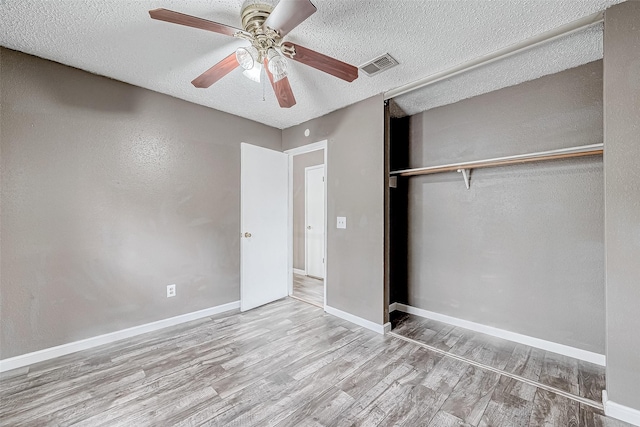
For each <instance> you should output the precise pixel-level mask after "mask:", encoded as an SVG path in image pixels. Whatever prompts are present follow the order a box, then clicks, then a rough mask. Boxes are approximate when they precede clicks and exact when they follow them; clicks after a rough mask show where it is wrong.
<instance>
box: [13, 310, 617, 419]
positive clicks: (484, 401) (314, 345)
mask: <svg viewBox="0 0 640 427" xmlns="http://www.w3.org/2000/svg"><path fill="white" fill-rule="evenodd" d="M0 424H1V425H3V426H22V425H24V426H48V425H52V426H53V425H55V426H58V425H79V426H197V425H212V426H355V425H369V426H375V425H379V426H509V427H515V426H544V425H546V426H579V425H580V426H623V425H625V424H624V423H619V422H617V421H615V420H612V419H609V418H606V417H604V416H603V415H602V414H601V413H599V412H598V411H595V410H593V409H591V408H590V407H588V406H585V405H580V404H578V403H577V402H575V401H573V400H571V399H568V398H566V397H562V396H559V395H557V394H554V393H549V392H546V391H543V390H540V389H538V388H536V387H534V386H531V385H530V384H526V383H523V382H520V381H517V380H514V379H511V378H508V377H505V376H501V375H499V374H497V373H495V372H490V371H486V370H483V369H479V368H478V367H476V366H472V365H469V364H467V363H464V362H461V361H459V360H455V359H453V358H451V357H447V356H446V355H443V354H439V353H436V352H433V351H430V350H427V349H425V348H423V347H421V346H419V345H416V344H413V343H409V342H406V341H403V340H401V339H398V338H395V337H392V336H382V335H379V334H376V333H374V332H371V331H368V330H364V329H362V328H360V327H358V326H355V325H353V324H351V323H348V322H345V321H343V320H341V319H338V318H336V317H333V316H330V315H326V314H324V313H323V311H322V310H321V309H319V308H317V307H314V306H312V305H309V304H305V303H303V302H300V301H297V300H294V299H290V298H287V299H284V300H281V301H277V302H275V303H272V304H269V305H266V306H264V307H260V308H257V309H255V310H251V311H249V312H245V313H239V312H230V313H225V314H222V315H218V316H215V317H212V318H205V319H201V320H197V321H193V322H190V323H187V324H183V325H180V326H176V327H173V328H167V329H164V330H162V331H157V332H153V333H149V334H145V335H141V336H138V337H134V338H131V339H128V340H123V341H119V342H117V343H114V344H111V345H106V346H102V347H99V348H95V349H91V350H87V351H83V352H79V353H75V354H72V355H68V356H64V357H61V358H58V359H55V360H51V361H47V362H43V363H40V364H37V365H33V366H31V367H30V369H29V370H28V372H18V373H16V375H14V376H11V375H9V376H8V377H6V378H4V379H3V380H1V381H0Z"/></svg>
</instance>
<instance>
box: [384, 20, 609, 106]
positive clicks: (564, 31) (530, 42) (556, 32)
mask: <svg viewBox="0 0 640 427" xmlns="http://www.w3.org/2000/svg"><path fill="white" fill-rule="evenodd" d="M603 20H604V13H603V12H596V13H594V14H591V15H589V16H585V17H584V18H580V19H578V20H576V21H573V22H569V23H568V24H564V25H562V26H560V27H557V28H554V29H552V30H549V31H546V32H544V33H541V34H538V35H537V36H534V37H531V38H528V39H526V40H523V41H521V42H518V43H515V44H512V45H510V46H507V47H504V48H502V49H499V50H496V51H494V52H491V53H488V54H486V55H482V56H479V57H478V58H475V59H472V60H471V61H467V62H463V63H461V64H459V65H456V66H455V67H452V68H448V69H446V70H444V71H440V72H438V73H435V74H432V75H430V76H427V77H424V78H422V79H420V80H416V81H414V82H411V83H409V84H406V85H404V86H400V87H397V88H395V89H391V90H389V91H387V92H385V93H384V99H385V100H387V99H391V98H394V97H396V96H400V95H404V94H405V93H408V92H411V91H413V90H416V89H420V88H423V87H425V86H429V85H432V84H434V83H437V82H439V81H441V80H446V79H449V78H451V77H453V76H457V75H458V74H462V73H466V72H467V71H471V70H473V69H475V68H478V67H482V66H483V65H488V64H491V63H492V62H495V61H499V60H501V59H506V58H508V57H510V56H512V55H515V54H518V53H522V52H525V51H527V50H529V49H532V48H534V47H536V46H539V45H541V44H543V43H548V42H551V41H553V40H556V39H558V38H561V37H566V36H568V35H570V34H573V33H575V32H577V31H580V30H583V29H585V28H589V27H591V26H592V25H596V24H599V23H601V22H603Z"/></svg>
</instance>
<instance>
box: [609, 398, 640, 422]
mask: <svg viewBox="0 0 640 427" xmlns="http://www.w3.org/2000/svg"><path fill="white" fill-rule="evenodd" d="M602 403H603V404H604V414H605V415H606V416H607V417H611V418H616V419H618V420H620V421H624V422H627V423H629V424H633V425H634V426H640V411H639V410H637V409H633V408H629V407H628V406H624V405H620V404H619V403H616V402H612V401H611V400H609V397H608V395H607V390H603V391H602Z"/></svg>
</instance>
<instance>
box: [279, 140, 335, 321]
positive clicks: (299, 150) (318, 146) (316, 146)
mask: <svg viewBox="0 0 640 427" xmlns="http://www.w3.org/2000/svg"><path fill="white" fill-rule="evenodd" d="M328 148H329V147H328V143H327V140H326V139H325V140H322V141H318V142H314V143H312V144H307V145H303V146H301V147H296V148H292V149H290V150H285V151H284V152H285V153H286V154H288V155H289V221H288V224H289V227H288V228H289V231H288V232H289V239H288V240H289V278H288V280H289V295H291V294H292V293H293V157H294V156H297V155H299V154H305V153H310V152H312V151H318V150H324V167H325V169H324V177H325V178H324V304H323V306H324V310H325V311H327V265H328V264H329V258H327V234H328V233H327V231H328V230H327V221H328V218H327V183H328V182H329V168H328V164H327V158H328V155H327V152H328Z"/></svg>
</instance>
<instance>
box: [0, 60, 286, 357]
mask: <svg viewBox="0 0 640 427" xmlns="http://www.w3.org/2000/svg"><path fill="white" fill-rule="evenodd" d="M0 55H1V61H0V66H1V72H2V83H1V96H2V112H1V122H0V124H1V132H2V133H1V140H2V141H1V150H2V159H1V165H2V186H1V200H2V207H1V209H2V211H1V215H2V224H1V227H0V238H1V243H0V250H1V253H2V260H1V265H0V268H1V277H0V279H1V280H0V291H1V292H0V294H1V302H0V307H1V311H2V312H1V317H2V326H1V336H0V338H1V350H0V358H3V359H4V358H8V357H12V356H16V355H20V354H23V353H27V352H32V351H35V350H39V349H43V348H47V347H52V346H56V345H60V344H63V343H68V342H72V341H76V340H80V339H83V338H88V337H92V336H96V335H100V334H104V333H108V332H112V331H116V330H120V329H124V328H128V327H132V326H136V325H140V324H144V323H148V322H152V321H156V320H160V319H164V318H168V317H172V316H176V315H180V314H184V313H189V312H193V311H196V310H200V309H204V308H208V307H212V306H216V305H219V304H224V303H228V302H231V301H236V300H238V299H239V235H240V234H239V233H240V226H239V219H240V201H239V190H240V145H239V143H240V142H241V141H245V142H248V143H251V144H256V145H262V146H267V147H270V148H274V149H280V148H281V131H280V130H278V129H273V128H270V127H267V126H264V125H261V124H258V123H255V122H251V121H248V120H245V119H242V118H239V117H236V116H232V115H228V114H224V113H221V112H217V111H214V110H211V109H208V108H205V107H201V106H196V105H194V104H190V103H187V102H184V101H181V100H178V99H175V98H171V97H168V96H166V95H161V94H158V93H154V92H151V91H147V90H144V89H141V88H137V87H133V86H130V85H127V84H124V83H120V82H116V81H113V80H109V79H106V78H103V77H98V76H95V75H91V74H89V73H86V72H83V71H80V70H76V69H73V68H69V67H66V66H63V65H59V64H56V63H53V62H49V61H46V60H43V59H39V58H35V57H32V56H28V55H25V54H22V53H17V52H14V51H10V50H7V49H2V50H1V51H0ZM170 283H176V284H177V285H178V286H177V296H176V297H175V298H166V296H165V295H166V285H167V284H170Z"/></svg>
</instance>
